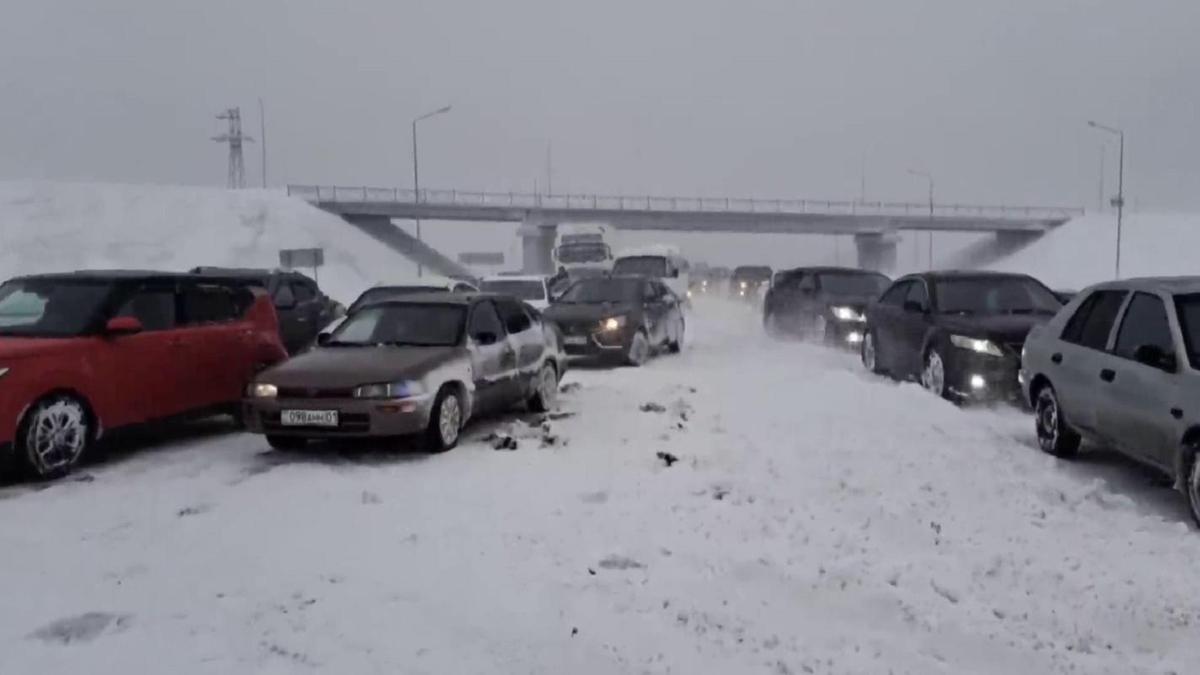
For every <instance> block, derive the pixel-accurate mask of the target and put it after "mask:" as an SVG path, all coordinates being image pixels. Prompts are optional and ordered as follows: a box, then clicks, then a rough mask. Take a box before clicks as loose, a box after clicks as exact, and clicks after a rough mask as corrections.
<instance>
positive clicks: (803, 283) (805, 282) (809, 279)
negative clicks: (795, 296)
mask: <svg viewBox="0 0 1200 675" xmlns="http://www.w3.org/2000/svg"><path fill="white" fill-rule="evenodd" d="M796 289H797V290H801V291H815V290H817V278H816V277H814V276H813V275H811V274H806V275H804V277H803V278H802V279H800V283H799V284H797V285H796Z"/></svg>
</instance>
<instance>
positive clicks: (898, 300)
mask: <svg viewBox="0 0 1200 675" xmlns="http://www.w3.org/2000/svg"><path fill="white" fill-rule="evenodd" d="M912 285H913V282H912V281H898V282H896V285H894V286H892V287H891V288H890V289H888V291H887V292H886V293H884V294H883V297H882V298H880V299H879V302H880V303H881V304H884V305H895V306H896V307H899V306H900V305H903V304H904V298H905V296H907V295H908V291H909V289H911V288H912Z"/></svg>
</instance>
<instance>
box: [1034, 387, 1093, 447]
mask: <svg viewBox="0 0 1200 675" xmlns="http://www.w3.org/2000/svg"><path fill="white" fill-rule="evenodd" d="M1033 410H1034V413H1033V419H1034V425H1035V428H1036V431H1037V439H1038V447H1040V448H1041V449H1042V452H1045V453H1046V454H1049V455H1054V456H1055V457H1061V458H1064V459H1066V458H1069V457H1074V456H1075V455H1076V454H1077V453H1078V452H1079V445H1080V442H1081V441H1082V439H1081V438H1080V436H1079V434H1078V433H1076V432H1075V431H1074V430H1073V429H1071V427H1069V426H1067V422H1066V420H1065V419H1063V416H1062V407H1061V406H1060V405H1059V402H1058V392H1056V391H1055V390H1054V387H1053V386H1052V385H1049V384H1047V385H1046V386H1044V387H1042V388H1041V389H1039V390H1038V393H1037V396H1036V398H1035V399H1034V404H1033Z"/></svg>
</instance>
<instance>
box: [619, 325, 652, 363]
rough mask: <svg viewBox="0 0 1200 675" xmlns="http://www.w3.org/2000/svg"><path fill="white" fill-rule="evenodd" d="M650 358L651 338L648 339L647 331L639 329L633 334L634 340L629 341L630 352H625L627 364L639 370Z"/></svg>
mask: <svg viewBox="0 0 1200 675" xmlns="http://www.w3.org/2000/svg"><path fill="white" fill-rule="evenodd" d="M649 358H650V338H648V337H646V331H644V330H640V329H639V330H638V332H636V333H634V334H633V339H632V340H630V341H629V350H628V351H627V352H625V363H626V364H627V365H630V366H633V367H634V368H637V367H639V366H641V365H642V364H644V363H645V362H646V360H647V359H649Z"/></svg>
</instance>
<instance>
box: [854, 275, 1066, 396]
mask: <svg viewBox="0 0 1200 675" xmlns="http://www.w3.org/2000/svg"><path fill="white" fill-rule="evenodd" d="M1060 309H1062V302H1061V301H1060V300H1059V299H1058V297H1057V296H1055V295H1054V293H1053V292H1052V291H1051V290H1050V289H1049V288H1046V287H1045V286H1044V285H1043V284H1042V283H1041V282H1040V281H1038V280H1037V279H1034V278H1033V277H1030V276H1027V275H1024V274H1002V273H998V272H927V273H924V274H913V275H910V276H907V277H903V278H901V279H899V280H897V281H896V283H894V284H892V285H891V287H890V288H888V289H887V290H886V291H884V293H883V295H882V296H881V297H880V298H879V300H878V301H877V302H875V303H873V304H872V305H871V306H870V307H868V308H867V326H866V335H865V337H864V338H863V343H862V360H863V365H865V366H866V367H867V368H868V369H869V370H871V371H873V372H876V373H885V372H886V373H889V374H891V375H892V376H893V377H896V378H898V379H910V378H913V379H919V380H920V382H921V384H922V385H923V386H924V387H925V388H926V389H928V390H929V391H931V392H933V393H935V394H937V395H938V396H942V397H944V398H949V399H954V400H967V399H1014V400H1015V399H1017V398H1019V395H1020V388H1019V385H1018V380H1017V371H1018V370H1019V369H1020V365H1021V349H1022V347H1023V346H1024V345H1025V338H1026V336H1027V335H1028V334H1029V331H1030V329H1032V328H1033V327H1034V326H1036V325H1039V324H1042V323H1045V322H1046V321H1048V320H1050V318H1051V317H1053V316H1054V315H1055V314H1056V313H1057V312H1058V311H1059V310H1060Z"/></svg>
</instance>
